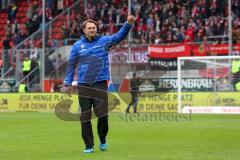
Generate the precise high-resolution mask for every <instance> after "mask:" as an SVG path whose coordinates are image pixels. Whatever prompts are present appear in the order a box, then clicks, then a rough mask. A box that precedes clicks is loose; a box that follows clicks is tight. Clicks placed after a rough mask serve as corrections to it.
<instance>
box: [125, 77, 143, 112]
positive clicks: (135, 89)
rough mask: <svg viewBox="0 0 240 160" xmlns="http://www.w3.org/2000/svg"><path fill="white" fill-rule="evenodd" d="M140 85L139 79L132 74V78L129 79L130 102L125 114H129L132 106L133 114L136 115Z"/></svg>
mask: <svg viewBox="0 0 240 160" xmlns="http://www.w3.org/2000/svg"><path fill="white" fill-rule="evenodd" d="M139 85H140V78H139V77H137V75H136V73H133V77H132V78H131V79H130V93H131V97H132V100H131V102H130V103H129V105H128V106H127V109H126V113H129V110H130V107H131V106H133V112H134V113H137V104H138V95H139V94H140V92H139Z"/></svg>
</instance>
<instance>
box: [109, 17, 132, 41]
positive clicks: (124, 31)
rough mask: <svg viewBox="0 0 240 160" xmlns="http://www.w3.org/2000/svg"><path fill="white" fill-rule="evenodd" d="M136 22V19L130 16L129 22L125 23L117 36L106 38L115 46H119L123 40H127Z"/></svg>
mask: <svg viewBox="0 0 240 160" xmlns="http://www.w3.org/2000/svg"><path fill="white" fill-rule="evenodd" d="M134 22H135V17H134V16H132V15H128V18H127V22H125V23H124V25H123V26H122V28H121V29H120V30H119V31H118V32H117V33H115V34H113V35H111V36H106V38H107V39H108V41H110V42H111V43H113V44H117V43H119V42H121V41H122V40H123V39H125V38H126V37H127V35H128V33H129V31H130V29H131V28H132V25H133V24H134Z"/></svg>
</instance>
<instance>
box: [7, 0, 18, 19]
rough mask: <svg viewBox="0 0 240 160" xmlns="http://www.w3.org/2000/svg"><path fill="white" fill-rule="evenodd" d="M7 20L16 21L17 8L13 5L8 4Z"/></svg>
mask: <svg viewBox="0 0 240 160" xmlns="http://www.w3.org/2000/svg"><path fill="white" fill-rule="evenodd" d="M7 12H8V20H9V21H12V20H16V16H17V6H16V4H15V3H12V2H10V3H9V6H8V9H7Z"/></svg>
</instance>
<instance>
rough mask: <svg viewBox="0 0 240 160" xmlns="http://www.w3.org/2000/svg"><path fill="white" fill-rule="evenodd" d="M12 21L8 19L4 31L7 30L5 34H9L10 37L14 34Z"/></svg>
mask: <svg viewBox="0 0 240 160" xmlns="http://www.w3.org/2000/svg"><path fill="white" fill-rule="evenodd" d="M11 28H12V27H11V22H10V21H9V20H8V21H7V24H6V25H5V27H4V31H5V35H6V36H7V37H10V36H11V35H12V32H11V31H12V30H11Z"/></svg>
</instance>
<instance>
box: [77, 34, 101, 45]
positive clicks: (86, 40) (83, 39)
mask: <svg viewBox="0 0 240 160" xmlns="http://www.w3.org/2000/svg"><path fill="white" fill-rule="evenodd" d="M99 38H100V35H99V34H97V35H96V36H95V37H94V38H93V40H92V41H89V40H88V39H87V38H86V36H85V35H82V36H81V38H80V39H81V40H82V41H83V42H87V43H93V42H96V41H97V40H98V39H99Z"/></svg>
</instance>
